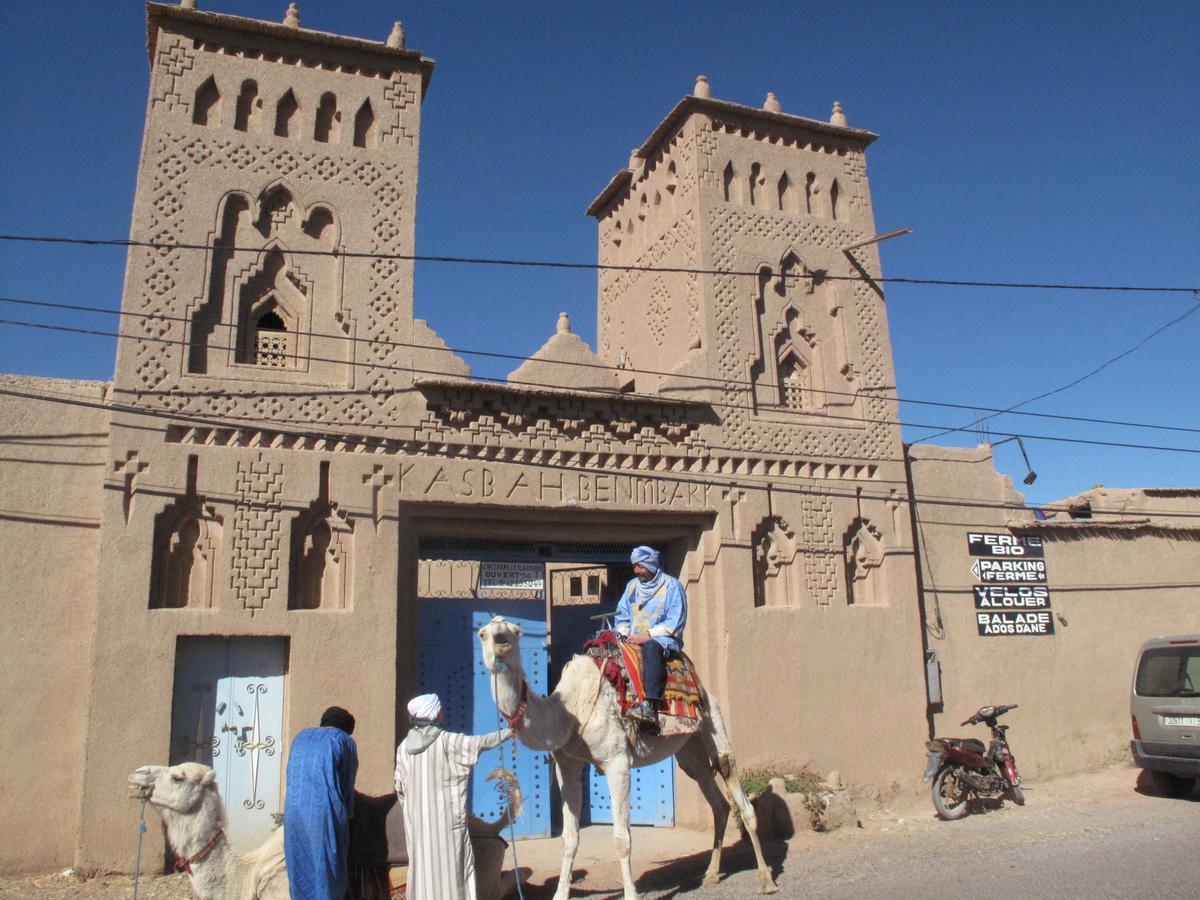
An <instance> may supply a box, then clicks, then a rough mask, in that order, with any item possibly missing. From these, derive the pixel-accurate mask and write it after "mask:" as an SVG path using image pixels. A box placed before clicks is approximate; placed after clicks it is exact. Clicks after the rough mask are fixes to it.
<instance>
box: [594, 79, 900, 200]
mask: <svg viewBox="0 0 1200 900" xmlns="http://www.w3.org/2000/svg"><path fill="white" fill-rule="evenodd" d="M838 112H840V107H839V110H838ZM693 113H698V114H701V115H704V114H713V115H736V116H739V117H741V118H743V119H754V120H758V121H762V122H764V123H767V124H769V125H772V126H774V127H776V128H779V127H783V128H791V129H795V130H796V131H798V132H807V133H808V134H819V135H824V136H826V137H831V138H835V139H836V140H838V141H839V142H841V143H843V144H845V145H846V146H847V147H848V148H851V149H855V150H863V149H865V148H866V147H867V146H868V145H869V144H870V143H872V142H873V141H874V140H875V139H876V138H878V137H879V135H877V134H874V133H873V132H870V131H865V130H863V129H861V128H850V127H848V126H845V125H834V124H831V123H830V122H823V121H821V120H820V119H809V118H806V117H805V116H794V115H792V114H791V113H785V112H774V111H773V110H770V109H758V108H756V107H753V106H745V105H743V104H741V103H733V102H730V101H728V100H713V99H711V98H708V97H699V96H694V95H693V96H688V97H684V98H683V99H682V100H680V101H679V102H678V103H677V104H675V108H674V109H672V110H671V111H670V112H669V113H667V117H666V118H665V119H663V120H662V121H661V122H660V123H659V124H658V127H656V128H655V129H654V131H652V132H651V133H650V137H648V138H647V139H646V142H645V143H644V144H642V146H641V147H639V148H637V149H636V150H634V151H633V153H632V154H631V156H630V159H631V160H632V159H634V158H640V159H641V160H642V161H643V166H644V165H645V164H646V163H648V162H650V161H651V160H653V159H654V158H655V156H656V154H657V153H658V151H659V150H660V148H661V146H662V144H663V142H664V141H665V140H667V139H668V138H669V137H670V136H671V135H672V134H674V133H675V131H676V129H677V128H678V127H679V125H680V124H681V123H682V122H683V121H684V120H686V119H687V118H688V116H690V115H692V114H693ZM843 119H844V116H843ZM640 174H641V173H640V172H639V171H635V170H634V169H633V168H626V169H622V170H621V171H620V172H618V173H617V174H616V175H614V176H613V177H612V179H611V180H610V181H609V182H608V184H607V185H605V187H604V190H602V191H601V192H600V194H599V195H598V196H597V197H596V199H595V200H593V201H592V202H591V204H590V205H589V206H588V208H587V215H589V216H593V217H596V218H599V217H600V215H601V213H602V212H603V211H604V210H605V208H606V207H607V206H608V204H609V203H610V202H611V201H612V200H613V199H614V198H615V197H617V196H618V195H619V194H620V193H621V191H622V190H623V189H625V188H626V187H628V186H629V185H630V184H631V183H633V182H634V181H635V180H636V179H637V177H638V176H639V175H640Z"/></svg>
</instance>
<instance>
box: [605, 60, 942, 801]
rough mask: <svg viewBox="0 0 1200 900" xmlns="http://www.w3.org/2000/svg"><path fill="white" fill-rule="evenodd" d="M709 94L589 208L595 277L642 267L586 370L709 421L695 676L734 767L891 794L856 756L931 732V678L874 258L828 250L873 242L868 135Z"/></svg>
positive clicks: (680, 114)
mask: <svg viewBox="0 0 1200 900" xmlns="http://www.w3.org/2000/svg"><path fill="white" fill-rule="evenodd" d="M711 94H712V88H711V86H710V85H709V84H708V82H707V80H706V79H704V78H703V77H701V79H700V80H699V81H698V82H697V84H696V87H695V89H694V91H693V94H692V95H691V96H689V97H686V98H684V99H683V100H682V101H680V103H679V104H678V105H677V106H676V107H675V109H674V110H672V111H671V112H670V113H669V114H668V116H667V117H666V119H664V120H663V122H662V123H661V124H660V125H659V126H658V127H657V128H656V129H655V130H654V132H653V133H652V134H651V136H650V137H649V138H648V139H647V141H646V142H645V143H644V144H643V146H642V147H640V148H638V149H637V150H635V151H634V153H633V155H632V157H631V159H630V165H629V168H627V169H626V170H624V171H622V172H620V173H618V175H617V176H616V177H615V178H614V179H613V180H612V181H611V182H610V183H609V185H608V186H607V187H606V188H605V189H604V191H603V192H602V193H601V194H600V196H599V197H597V199H596V200H595V201H594V202H593V203H592V205H591V207H590V208H589V210H588V212H589V214H591V215H593V216H595V218H596V219H597V222H598V226H599V257H600V261H601V262H602V263H609V264H614V265H627V266H632V267H635V268H631V269H629V270H615V269H614V270H604V271H602V272H601V274H600V284H599V296H598V316H599V322H598V332H599V351H598V354H599V356H600V357H601V358H602V359H604V360H605V361H606V362H608V363H609V364H611V365H615V366H617V367H618V368H619V372H618V374H619V376H621V377H622V381H623V383H624V384H625V385H626V386H629V385H632V387H633V389H634V390H636V391H639V392H641V391H657V392H660V393H661V394H664V395H666V396H671V397H681V398H688V399H691V400H703V401H704V402H706V403H708V404H711V406H712V409H713V410H714V413H715V416H716V417H717V418H718V419H719V424H717V425H715V426H713V427H712V428H711V429H709V430H710V431H711V432H712V434H711V437H708V439H709V440H710V441H711V445H712V447H713V452H714V454H717V455H725V456H728V457H730V460H729V464H728V465H727V466H722V467H720V468H717V469H715V470H714V474H715V475H717V476H718V477H720V480H721V482H722V484H721V498H722V506H721V515H720V518H719V520H718V522H717V527H716V528H714V529H713V530H711V531H709V532H708V533H706V534H705V535H704V538H703V541H702V547H703V549H704V552H705V561H706V564H708V565H711V566H713V568H714V570H715V577H716V583H717V587H716V594H717V596H719V597H720V598H721V601H720V603H718V604H715V605H714V607H713V609H712V610H711V613H710V615H709V617H708V618H707V619H706V621H705V625H706V627H707V628H709V629H711V630H710V631H708V632H704V639H705V640H706V643H705V645H704V646H705V648H706V649H707V650H708V651H709V652H708V653H707V655H706V656H705V661H706V662H707V664H708V666H709V668H708V669H707V670H706V679H707V682H708V683H709V685H710V686H712V687H713V688H714V689H715V691H716V693H717V695H718V696H719V697H721V699H722V701H723V702H724V704H725V708H726V716H727V719H728V720H729V721H730V723H731V727H732V730H733V732H734V735H735V737H736V742H737V746H738V751H739V754H740V756H741V757H742V759H743V760H744V761H745V762H746V763H748V764H750V765H763V764H770V763H775V764H780V765H784V766H789V765H799V764H801V763H804V762H808V763H811V764H814V765H816V766H817V767H819V768H825V769H828V768H839V769H841V771H842V773H843V775H844V776H846V777H847V778H849V779H850V780H852V781H856V782H858V783H860V784H869V785H872V786H882V787H887V786H890V785H891V784H892V783H893V782H899V781H903V780H905V779H906V778H907V777H908V772H907V771H906V767H905V765H904V764H903V763H902V762H901V760H900V759H898V758H896V757H888V758H885V759H880V757H879V755H878V754H877V753H874V752H872V751H871V750H869V749H868V748H870V747H873V746H878V744H879V742H880V741H881V740H882V741H884V742H886V743H888V744H889V745H904V744H906V743H913V744H915V743H917V742H919V741H920V740H922V739H923V733H924V702H923V695H924V685H923V677H922V674H921V670H920V666H919V665H915V664H914V660H919V659H920V653H921V649H920V626H919V622H918V606H917V603H916V597H917V591H916V583H915V575H914V571H913V566H912V565H911V560H912V547H911V540H910V535H911V527H910V525H909V519H908V511H907V505H906V503H905V490H904V474H903V473H904V469H903V465H902V462H901V458H902V453H901V445H900V435H899V430H898V428H897V427H896V426H895V425H894V424H892V423H894V421H895V419H896V406H895V403H894V401H893V400H891V399H889V398H888V392H889V389H888V387H887V386H889V385H892V384H894V375H893V370H892V358H891V350H890V342H889V338H888V333H887V314H886V310H885V307H884V303H883V294H882V291H881V290H880V289H879V286H878V284H877V283H875V282H874V281H872V277H873V276H875V275H878V273H879V271H880V268H879V258H878V254H877V253H876V251H875V248H874V247H873V246H868V247H866V248H864V249H860V250H855V251H853V252H852V253H847V252H844V248H848V247H851V246H852V245H855V244H858V243H859V242H862V241H865V240H867V239H868V238H871V237H872V236H873V235H874V233H875V227H874V218H873V214H872V208H871V198H870V188H869V185H868V182H867V177H866V163H865V151H866V148H867V146H868V145H869V144H870V143H871V142H872V141H873V140H874V139H875V135H873V134H871V133H870V132H867V131H862V130H860V129H855V128H850V127H848V126H847V124H846V117H845V115H844V113H843V112H842V110H841V108H840V106H838V107H836V108H835V110H834V113H833V115H832V116H831V119H830V121H829V122H822V121H819V120H814V119H809V118H804V117H800V116H795V115H791V114H787V113H784V112H782V110H781V107H780V104H779V102H778V101H777V100H776V99H775V97H774V95H768V98H767V101H766V103H765V104H764V106H763V108H762V109H754V108H751V107H747V106H742V105H739V104H733V103H728V102H725V101H721V100H715V99H712V96H711ZM663 269H684V270H696V271H661V270H663ZM710 272H716V273H719V274H706V273H710ZM864 276H865V277H864ZM706 436H707V435H706ZM848 648H852V649H851V650H850V652H847V651H848ZM881 685H886V686H888V689H887V690H880V686H881ZM849 709H853V710H854V711H855V712H854V714H853V715H847V714H846V711H847V710H849ZM835 721H836V722H837V723H838V724H837V728H836V735H835V734H834V733H833V731H832V730H831V729H830V728H829V724H828V723H830V722H835ZM768 723H769V724H768ZM859 748H861V749H859Z"/></svg>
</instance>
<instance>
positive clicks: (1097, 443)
mask: <svg viewBox="0 0 1200 900" xmlns="http://www.w3.org/2000/svg"><path fill="white" fill-rule="evenodd" d="M0 325H10V326H17V327H24V328H31V329H41V330H47V331H58V332H66V333H70V334H83V335H91V336H100V337H130V338H134V339H136V340H140V341H147V342H154V343H161V344H175V345H180V346H190V344H189V342H187V341H184V340H182V339H173V338H157V337H152V336H150V335H138V336H132V335H124V334H121V333H119V332H104V331H100V330H97V329H87V328H78V327H75V326H68V325H52V324H48V323H42V322H23V321H20V320H15V319H2V318H0ZM209 346H210V347H212V349H216V350H225V351H233V350H236V348H234V347H230V346H223V345H209ZM430 349H434V350H437V349H438V348H430ZM440 352H448V351H440ZM285 355H287V356H294V355H295V354H285ZM303 358H305V359H307V360H310V361H315V362H329V363H336V364H338V365H346V366H351V367H358V366H360V367H364V368H374V369H383V370H385V371H398V372H405V373H413V374H420V375H431V376H442V377H449V376H448V375H447V373H445V372H440V371H437V370H433V369H419V368H415V367H411V366H398V365H387V364H377V363H370V362H365V361H364V362H357V361H355V362H348V361H346V360H337V359H333V358H329V357H321V356H306V357H303ZM279 371H286V370H279ZM479 382H487V383H490V384H496V385H509V386H512V387H517V388H541V389H544V390H549V391H556V392H561V391H562V390H563V388H562V386H561V385H554V384H547V383H545V382H531V381H511V380H508V379H503V378H496V377H487V376H477V377H476V378H475V379H474V383H479ZM471 383H472V382H466V384H468V385H469V384H471ZM571 391H572V392H573V393H577V394H583V395H586V396H590V397H603V398H608V399H615V400H626V401H640V402H650V403H656V404H659V405H662V406H679V407H687V406H696V405H704V406H710V407H712V408H716V409H732V410H740V411H745V412H753V411H754V409H755V407H754V406H752V405H750V404H734V403H728V402H721V401H712V402H701V401H688V400H679V399H675V398H664V397H662V396H658V395H654V394H637V393H622V392H620V391H618V390H616V389H613V390H607V389H597V388H573V389H571ZM173 393H176V394H178V393H180V392H173ZM771 412H772V413H773V414H781V415H785V416H789V417H802V416H808V417H819V418H820V419H821V420H822V421H850V422H860V423H864V424H870V425H891V426H898V427H901V428H946V427H947V426H945V425H932V424H929V423H924V422H905V421H903V420H900V419H879V418H869V417H866V416H847V415H839V414H837V413H830V412H819V413H818V412H812V411H806V410H797V409H790V408H786V407H775V406H772V407H771ZM991 434H992V436H994V437H995V436H999V437H1021V438H1024V439H1025V440H1029V441H1034V440H1042V441H1053V442H1059V443H1068V444H1081V445H1086V446H1094V447H1114V448H1120V449H1128V450H1154V451H1161V452H1168V453H1196V454H1200V448H1195V447H1176V446H1171V445H1164V444H1140V443H1135V442H1131V441H1103V440H1099V439H1096V438H1073V437H1066V436H1064V435H1053V434H1032V433H1029V432H1021V433H1019V434H1018V433H1015V432H1006V431H993V432H991Z"/></svg>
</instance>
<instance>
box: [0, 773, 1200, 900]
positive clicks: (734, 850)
mask: <svg viewBox="0 0 1200 900" xmlns="http://www.w3.org/2000/svg"><path fill="white" fill-rule="evenodd" d="M1136 780H1137V773H1136V771H1135V770H1133V769H1131V768H1128V767H1116V768H1112V769H1107V770H1104V771H1102V772H1096V773H1091V774H1089V775H1084V776H1077V777H1073V778H1067V779H1061V780H1058V781H1052V782H1048V783H1046V784H1044V785H1043V784H1028V785H1027V786H1026V794H1027V796H1028V798H1029V802H1028V805H1026V806H1025V807H1024V808H1018V807H1014V806H1003V807H1001V808H999V809H996V810H993V811H990V812H987V813H985V814H976V815H972V816H969V817H968V818H966V819H964V820H962V821H959V822H940V821H938V820H937V819H935V818H934V816H933V813H932V809H931V807H930V806H929V804H928V802H927V801H925V800H924V799H923V798H922V799H917V798H911V799H910V802H909V803H908V804H907V805H904V806H903V807H901V806H900V805H898V804H897V805H894V807H893V808H892V809H891V810H887V809H876V810H872V811H870V812H866V813H863V814H862V819H863V827H862V828H858V829H849V830H844V831H838V832H835V833H833V834H820V835H819V834H803V835H799V836H797V837H796V838H794V839H792V840H791V841H789V842H787V843H783V842H775V843H772V844H770V845H768V856H769V859H770V860H771V862H772V863H773V864H774V865H775V868H776V873H777V879H778V882H779V893H778V894H777V895H776V896H778V897H781V898H794V897H805V898H812V900H851V898H853V900H883V898H887V900H896V898H909V897H912V898H920V900H989V898H996V900H1001V898H1003V900H1035V898H1036V900H1046V898H1055V900H1057V898H1076V897H1079V898H1085V897H1086V898H1088V900H1107V898H1112V900H1117V898H1120V900H1126V898H1147V900H1150V898H1153V900H1174V898H1200V867H1198V866H1197V864H1196V863H1197V860H1198V859H1200V788H1198V789H1197V790H1196V791H1194V792H1193V793H1192V796H1191V797H1190V798H1189V799H1187V800H1169V799H1167V798H1164V797H1158V796H1155V795H1153V794H1150V793H1146V792H1139V791H1138V790H1137V789H1135V782H1136ZM707 842H708V837H707V835H705V834H701V833H699V832H694V831H685V830H683V829H671V828H664V829H635V833H634V871H635V873H637V875H638V887H639V889H640V890H641V891H642V892H643V896H645V897H647V898H659V897H664V898H670V897H683V896H686V897H689V898H694V900H731V898H750V897H754V896H756V895H755V893H754V887H755V879H754V867H753V856H752V855H751V853H750V852H749V847H748V845H747V844H745V843H741V844H738V845H736V846H731V847H727V848H726V850H725V865H724V866H723V867H722V868H723V871H724V872H726V873H728V874H727V876H726V877H725V879H724V880H723V881H722V882H721V884H719V885H716V886H714V887H708V888H705V887H702V886H701V885H700V878H701V876H702V875H703V873H704V868H705V865H706V863H707V861H708V854H707V852H705V851H704V847H705V846H707ZM559 846H560V845H559V842H558V841H521V842H519V843H518V845H517V850H518V854H519V861H520V864H521V867H522V868H523V869H526V870H530V869H531V870H532V872H531V874H530V877H529V879H528V885H527V888H526V891H525V897H526V900H548V898H549V897H551V896H552V894H553V892H554V887H555V885H556V883H557V880H558V860H559V853H560V850H559ZM619 884H620V879H619V877H618V875H617V869H616V864H615V862H614V860H613V857H612V839H611V832H610V831H609V830H608V829H607V828H603V827H600V826H596V827H593V828H588V829H585V830H584V835H583V842H582V846H581V850H580V854H579V857H578V858H577V860H576V866H575V880H574V883H573V884H572V890H571V896H572V897H573V898H583V897H586V898H592V900H600V898H615V897H620V891H618V890H615V888H616V887H617V886H618V885H619ZM130 886H131V882H130V879H129V878H128V877H127V876H107V877H106V876H101V877H92V878H87V879H80V878H79V877H78V876H76V877H70V878H68V877H64V876H63V875H61V874H58V873H52V874H46V875H42V876H23V877H13V876H9V877H0V898H10V897H12V898H17V897H20V898H26V897H31V898H37V900H68V898H69V900H75V898H88V900H93V898H94V900H117V898H128V897H129V896H130ZM140 896H144V897H146V898H148V900H182V898H186V897H189V896H191V892H190V891H189V890H188V887H187V884H186V883H185V882H182V881H179V880H178V879H176V878H173V877H169V878H168V877H164V878H153V879H145V880H143V882H142V891H141V894H140Z"/></svg>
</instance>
